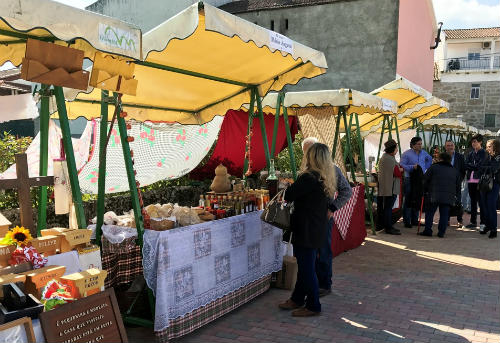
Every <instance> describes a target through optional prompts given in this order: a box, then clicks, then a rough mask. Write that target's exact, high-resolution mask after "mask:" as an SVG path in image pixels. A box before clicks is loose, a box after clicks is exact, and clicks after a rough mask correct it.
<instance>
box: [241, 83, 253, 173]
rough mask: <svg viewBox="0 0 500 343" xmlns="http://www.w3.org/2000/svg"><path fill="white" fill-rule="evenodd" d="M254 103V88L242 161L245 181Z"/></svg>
mask: <svg viewBox="0 0 500 343" xmlns="http://www.w3.org/2000/svg"><path fill="white" fill-rule="evenodd" d="M254 103H255V88H252V89H251V90H250V109H249V111H248V129H247V137H248V144H246V143H245V160H244V161H243V178H244V179H246V178H247V177H246V175H245V174H246V173H247V170H248V158H247V153H248V150H249V149H250V143H251V141H252V139H251V137H250V132H251V131H252V124H253V116H254Z"/></svg>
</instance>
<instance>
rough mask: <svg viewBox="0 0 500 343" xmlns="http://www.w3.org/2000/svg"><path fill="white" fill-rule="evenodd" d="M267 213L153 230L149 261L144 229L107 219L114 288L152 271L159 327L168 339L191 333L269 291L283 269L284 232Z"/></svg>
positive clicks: (106, 247)
mask: <svg viewBox="0 0 500 343" xmlns="http://www.w3.org/2000/svg"><path fill="white" fill-rule="evenodd" d="M261 213H262V211H257V212H252V213H248V214H243V215H239V216H234V217H230V218H226V219H221V220H217V221H212V222H206V223H202V224H196V225H191V226H185V227H180V228H176V229H172V230H167V231H151V230H146V232H145V234H144V247H143V251H142V265H140V262H139V258H140V257H141V256H140V255H139V254H140V249H139V247H137V246H135V243H134V242H135V239H136V238H137V230H135V229H131V228H126V227H119V226H114V225H103V227H102V228H103V241H102V242H103V246H102V252H103V258H102V260H103V268H104V269H106V270H108V278H106V287H112V286H116V285H119V284H123V283H127V282H131V281H132V280H133V278H134V277H135V276H136V275H138V274H140V273H141V272H144V278H145V279H146V282H147V284H148V286H149V287H150V288H151V289H152V290H153V292H154V294H155V296H156V306H155V312H156V313H155V323H154V325H155V327H154V329H155V333H156V335H157V336H158V338H159V339H160V341H168V340H169V339H172V338H176V337H180V336H183V335H185V334H188V333H190V332H192V331H194V330H195V329H197V328H199V327H201V326H203V325H205V324H207V323H209V322H211V321H213V320H215V319H217V318H219V317H221V316H222V315H224V314H226V313H228V312H230V311H232V310H234V309H236V308H237V307H239V306H241V305H243V304H245V303H247V302H248V301H250V300H252V299H253V298H255V297H256V296H258V295H260V294H262V293H263V292H265V291H266V290H267V289H269V286H270V281H271V273H273V272H276V271H279V270H281V267H282V264H283V254H282V235H283V231H282V230H280V229H278V228H276V227H274V226H271V225H269V224H267V223H264V222H262V221H261V220H260V215H261ZM89 228H91V229H95V225H91V226H89ZM138 253H139V254H138ZM137 255H139V256H137ZM141 267H143V268H141Z"/></svg>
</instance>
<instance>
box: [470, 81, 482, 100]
mask: <svg viewBox="0 0 500 343" xmlns="http://www.w3.org/2000/svg"><path fill="white" fill-rule="evenodd" d="M480 86H481V85H480V84H479V83H473V84H472V87H471V89H470V98H471V99H479V89H480Z"/></svg>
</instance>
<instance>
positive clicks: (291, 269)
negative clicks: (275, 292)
mask: <svg viewBox="0 0 500 343" xmlns="http://www.w3.org/2000/svg"><path fill="white" fill-rule="evenodd" d="M297 270H298V267H297V259H296V258H295V257H294V256H293V248H292V234H290V240H289V241H288V242H287V248H286V254H285V256H283V267H282V268H281V270H280V271H279V272H277V273H276V283H275V285H274V286H275V287H276V288H282V289H289V290H292V289H294V287H295V282H296V281H297Z"/></svg>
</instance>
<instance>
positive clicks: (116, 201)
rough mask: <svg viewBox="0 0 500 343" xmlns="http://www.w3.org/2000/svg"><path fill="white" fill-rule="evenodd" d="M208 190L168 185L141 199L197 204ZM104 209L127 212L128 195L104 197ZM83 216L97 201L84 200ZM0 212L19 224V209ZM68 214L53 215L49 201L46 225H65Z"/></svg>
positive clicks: (89, 213) (90, 215) (91, 214)
mask: <svg viewBox="0 0 500 343" xmlns="http://www.w3.org/2000/svg"><path fill="white" fill-rule="evenodd" d="M207 191H208V188H206V186H203V185H201V186H199V187H195V186H179V187H168V188H162V189H155V190H149V191H147V192H143V193H142V195H143V200H144V204H145V205H149V204H156V203H162V204H165V203H169V202H171V203H178V204H179V205H181V206H198V200H199V199H200V195H201V194H204V193H205V192H207ZM105 207H106V211H113V212H115V213H116V214H118V215H120V214H122V213H123V212H128V211H130V210H131V209H132V203H131V201H130V195H128V194H126V195H120V196H114V197H109V198H106V204H105ZM84 211H85V218H86V219H87V221H90V220H91V219H92V218H94V217H95V216H96V215H97V201H89V202H84ZM33 212H34V213H33V220H34V222H35V224H36V223H37V220H38V218H37V216H38V213H37V210H36V209H34V211H33ZM2 214H3V215H4V216H5V217H6V218H7V219H8V220H9V221H11V222H12V225H13V226H15V225H21V220H20V215H19V209H17V208H15V209H7V210H2ZM67 226H68V215H55V212H54V204H53V203H50V204H48V206H47V227H48V228H50V227H67Z"/></svg>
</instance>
